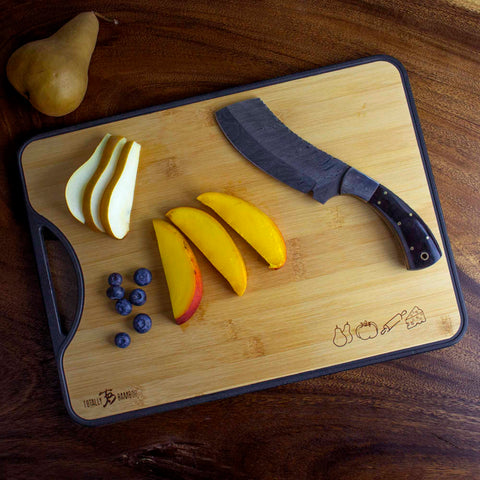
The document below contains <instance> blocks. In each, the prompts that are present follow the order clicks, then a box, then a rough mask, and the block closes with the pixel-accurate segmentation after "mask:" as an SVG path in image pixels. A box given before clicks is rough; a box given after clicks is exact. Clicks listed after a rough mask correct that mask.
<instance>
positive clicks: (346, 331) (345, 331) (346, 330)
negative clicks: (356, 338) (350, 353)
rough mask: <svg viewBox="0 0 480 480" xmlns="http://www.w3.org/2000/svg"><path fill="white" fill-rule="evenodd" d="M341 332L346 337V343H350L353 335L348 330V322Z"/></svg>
mask: <svg viewBox="0 0 480 480" xmlns="http://www.w3.org/2000/svg"><path fill="white" fill-rule="evenodd" d="M342 333H343V334H344V335H345V337H346V338H347V343H352V340H353V335H352V332H351V331H350V324H349V323H348V322H347V323H346V324H345V325H344V326H343V330H342Z"/></svg>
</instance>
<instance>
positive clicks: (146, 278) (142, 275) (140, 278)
mask: <svg viewBox="0 0 480 480" xmlns="http://www.w3.org/2000/svg"><path fill="white" fill-rule="evenodd" d="M133 280H134V281H135V283H136V284H137V285H140V286H141V287H143V286H145V285H148V284H149V283H150V282H151V281H152V273H151V272H150V270H148V269H147V268H139V269H138V270H137V271H136V272H135V273H134V274H133Z"/></svg>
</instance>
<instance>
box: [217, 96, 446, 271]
mask: <svg viewBox="0 0 480 480" xmlns="http://www.w3.org/2000/svg"><path fill="white" fill-rule="evenodd" d="M215 115H216V119H217V122H218V124H219V126H220V128H221V130H222V131H223V133H224V134H225V136H226V137H227V138H228V140H230V142H231V143H232V145H233V146H234V147H235V148H236V149H237V150H238V151H239V152H240V153H241V154H242V155H243V156H244V157H245V158H247V160H249V161H250V162H252V163H253V164H254V165H256V166H257V167H259V168H260V169H262V170H263V171H264V172H266V173H268V174H269V175H271V176H272V177H274V178H276V179H277V180H280V181H281V182H283V183H285V184H287V185H289V186H290V187H293V188H295V189H297V190H300V191H301V192H304V193H309V192H312V193H313V198H314V199H315V200H317V201H318V202H320V203H325V202H326V201H327V200H328V199H329V198H331V197H334V196H335V195H353V196H355V197H357V198H359V199H361V200H363V201H364V202H367V203H369V204H370V205H371V206H372V207H373V208H374V209H375V210H376V211H377V212H378V213H379V214H380V215H381V217H382V218H383V219H384V220H385V221H386V223H387V225H388V226H390V227H391V229H392V230H393V232H394V233H395V234H396V237H397V239H398V240H399V243H400V245H401V247H402V251H403V253H404V257H405V263H406V266H407V268H408V269H409V270H419V269H422V268H426V267H429V266H430V265H433V264H434V263H435V262H437V261H438V260H439V259H440V257H441V256H442V252H441V250H440V247H439V245H438V243H437V241H436V240H435V237H434V236H433V234H432V232H431V231H430V229H429V228H428V226H427V225H426V224H425V222H424V221H423V220H422V219H421V218H420V217H419V216H418V215H417V214H416V213H415V212H414V211H413V210H412V209H411V208H410V207H409V206H408V205H407V204H406V203H405V202H404V201H403V200H401V199H400V198H399V197H398V196H397V195H395V194H394V193H393V192H391V191H390V190H388V188H386V187H384V186H383V185H381V184H380V183H378V182H377V181H375V180H373V179H372V178H370V177H368V176H367V175H365V174H363V173H362V172H360V171H358V170H356V169H355V168H353V167H351V166H349V165H347V164H346V163H344V162H342V161H341V160H338V159H337V158H334V157H332V156H331V155H329V154H328V153H326V152H324V151H322V150H320V149H318V148H317V147H315V146H313V145H311V144H310V143H308V142H306V141H305V140H303V139H302V138H300V137H299V136H298V135H296V134H295V133H294V132H292V131H291V130H290V129H289V128H288V127H287V126H286V125H284V124H283V123H282V122H281V121H280V120H279V119H278V118H277V117H276V116H275V115H274V113H273V112H272V111H271V110H270V109H269V108H268V107H267V106H266V105H265V104H264V103H263V101H262V100H261V99H259V98H253V99H250V100H244V101H241V102H237V103H234V104H232V105H229V106H227V107H225V108H222V109H221V110H218V111H217V112H216V114H215Z"/></svg>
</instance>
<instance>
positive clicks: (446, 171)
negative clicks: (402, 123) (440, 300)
mask: <svg viewBox="0 0 480 480" xmlns="http://www.w3.org/2000/svg"><path fill="white" fill-rule="evenodd" d="M0 10H1V12H2V15H1V17H0V31H1V32H2V35H1V42H0V63H1V64H2V65H4V66H5V64H6V61H7V59H8V57H9V55H10V54H11V53H12V52H13V51H14V49H15V48H17V47H18V46H20V45H22V44H24V43H26V42H28V41H31V40H34V39H37V38H42V37H44V36H48V35H50V34H51V33H53V31H55V30H56V29H57V28H58V27H59V26H60V25H62V24H63V23H64V22H65V21H67V20H69V19H70V18H71V17H72V16H74V15H75V14H76V13H78V12H81V11H85V10H96V11H99V12H102V13H104V14H105V15H109V16H111V17H115V18H117V19H118V20H119V25H114V24H112V23H107V22H101V25H100V33H99V38H98V43H97V47H96V49H95V52H94V55H93V58H92V63H91V67H90V76H89V79H90V80H89V87H88V92H87V95H86V98H85V100H84V102H83V103H82V105H81V106H80V107H79V108H78V109H77V110H76V111H75V112H73V113H72V114H70V115H67V116H65V117H62V118H50V117H46V116H44V115H42V114H40V113H38V112H36V111H35V110H33V109H32V108H31V107H30V105H29V104H28V103H27V102H26V101H25V100H23V99H22V98H21V97H20V96H19V95H18V94H17V93H16V92H15V91H14V90H13V88H12V87H11V86H10V85H9V83H8V81H7V79H6V76H5V74H4V73H3V74H2V75H1V76H0V82H1V83H0V85H1V86H0V88H1V90H0V111H1V115H0V132H1V135H0V150H1V162H0V202H1V206H0V228H1V233H0V265H1V276H0V282H1V283H0V288H1V292H2V293H1V295H0V356H1V366H2V368H1V376H2V386H1V389H0V478H7V479H22V478H37V479H40V478H41V479H43V478H45V479H51V478H59V479H63V478H72V479H76V478H81V479H83V478H92V479H97V478H105V479H110V478H117V479H140V478H158V479H165V480H177V479H224V478H225V479H293V478H295V479H351V478H357V479H359V480H360V479H385V478H393V479H403V478H409V479H449V480H450V479H457V478H459V479H460V478H462V479H463V478H468V479H473V478H480V453H479V452H480V423H479V417H480V406H479V398H480V367H479V362H478V350H479V345H480V339H479V336H480V328H479V316H480V264H479V259H480V247H479V245H480V242H479V238H480V216H479V214H478V213H479V211H480V193H479V185H480V168H479V155H480V108H479V107H480V82H479V78H480V56H479V53H480V29H479V25H480V6H479V5H478V4H476V2H475V1H473V0H457V1H455V0H452V1H448V2H447V1H437V0H434V1H428V2H427V1H423V2H422V1H413V2H403V1H400V0H398V1H396V2H395V1H387V0H384V1H379V0H377V1H374V0H371V1H369V0H364V1H361V0H359V1H357V0H350V1H345V2H342V1H327V2H317V1H313V0H312V1H307V0H305V1H291V0H284V1H280V0H276V1H274V0H265V1H249V2H247V1H245V2H234V1H223V2H213V1H209V0H204V1H185V2H178V1H175V0H170V1H167V0H164V1H158V2H153V1H146V0H137V1H132V0H125V1H122V2H117V3H115V2H99V1H79V0H73V1H70V2H60V1H55V0H43V1H37V2H34V1H28V0H19V1H16V2H12V1H6V0H0ZM374 54H388V55H392V56H395V57H396V58H398V59H399V60H400V61H401V62H402V63H403V64H404V66H405V67H406V69H407V71H408V74H409V78H410V82H411V86H412V90H413V94H414V97H415V101H416V105H417V109H418V112H419V116H420V121H421V124H422V128H423V133H424V136H425V140H426V145H427V149H428V152H429V156H430V161H431V164H432V169H433V173H434V176H435V182H436V185H437V189H438V193H439V196H440V200H441V204H442V208H443V213H444V216H445V220H446V225H447V230H448V233H449V237H450V241H451V245H452V250H453V253H454V256H455V260H456V263H457V268H458V272H459V277H460V283H461V287H462V290H463V294H464V296H465V302H466V306H467V311H468V315H469V327H468V331H467V333H466V334H465V336H464V337H463V339H462V340H461V341H460V342H459V343H458V344H456V345H454V346H452V347H449V348H446V349H443V350H438V351H434V352H430V353H425V354H421V355H416V356H410V357H407V358H404V359H401V360H395V361H390V362H385V363H381V364H377V365H372V366H369V367H365V368H361V369H356V370H351V371H346V372H343V373H338V374H334V375H330V376H326V377H321V378H317V379H315V380H310V381H304V382H300V383H295V384H290V385H287V386H283V387H278V388H274V389H269V390H264V391H261V392H257V393H251V394H246V395H242V396H239V397H235V398H230V399H226V400H222V401H216V402H211V403H206V404H202V405H198V406H195V407H190V408H185V409H182V410H176V411H171V412H168V413H164V414H158V415H153V416H150V417H145V418H142V419H138V420H132V421H129V422H124V423H120V424H115V425H111V426H105V427H99V428H87V427H82V426H79V425H77V424H75V423H73V422H72V421H71V420H70V418H69V417H68V416H67V413H66V410H65V408H64V405H63V402H62V398H61V395H60V389H59V380H58V377H57V371H56V366H55V361H54V357H53V352H52V348H51V341H50V337H49V332H48V328H47V322H46V317H45V314H44V310H43V302H42V297H41V293H40V288H39V283H38V280H37V272H36V267H35V261H34V256H33V251H32V246H31V240H30V234H29V231H28V225H27V221H26V216H25V210H24V206H23V201H22V195H21V192H20V190H19V185H20V184H19V179H18V173H17V167H16V161H15V151H16V148H17V147H18V146H19V145H20V143H21V142H22V140H24V139H26V138H28V137H29V136H31V135H32V134H35V133H38V132H41V131H46V130H51V129H54V128H58V127H62V126H68V125H75V124H77V123H79V122H83V121H87V120H94V119H99V118H102V117H105V116H109V115H112V114H116V113H122V112H127V111H130V110H133V109H137V108H141V107H147V106H151V105H155V104H159V103H163V102H167V101H171V100H176V99H182V98H185V97H189V96H192V95H196V94H201V93H207V92H212V91H215V90H218V89H222V88H225V87H230V86H235V85H242V84H246V83H250V82H253V81H257V80H264V79H269V78H272V77H277V76H281V75H285V74H289V73H294V72H299V71H302V70H307V69H311V68H315V67H319V66H324V65H330V64H334V63H339V62H342V61H346V60H352V59H357V58H361V57H365V56H369V55H374ZM3 71H4V70H3ZM52 262H53V266H52V267H53V268H54V269H55V271H56V274H57V276H58V278H60V279H61V280H60V287H61V289H62V293H61V295H60V298H59V301H60V302H61V303H62V305H63V307H64V309H65V311H68V309H69V306H70V304H71V301H69V299H70V298H71V295H70V293H71V292H69V287H70V288H74V285H71V284H70V283H69V282H68V280H67V279H68V265H67V262H66V261H65V260H64V259H63V258H62V253H61V252H58V249H56V248H53V249H52ZM60 287H59V288H60Z"/></svg>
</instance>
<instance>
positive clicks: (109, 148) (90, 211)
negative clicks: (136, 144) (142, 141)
mask: <svg viewBox="0 0 480 480" xmlns="http://www.w3.org/2000/svg"><path fill="white" fill-rule="evenodd" d="M126 142H127V139H126V138H124V137H110V138H109V139H108V142H107V145H106V146H105V149H104V151H103V155H102V158H101V159H100V163H99V164H98V167H97V170H96V171H95V173H94V174H93V176H92V178H91V179H90V180H89V182H88V183H87V186H86V187H85V193H84V195H83V214H84V215H85V223H86V225H88V226H89V227H90V228H91V229H92V230H95V231H97V232H104V231H105V227H104V226H103V225H102V220H101V218H100V203H101V201H102V197H103V193H104V192H105V189H106V188H107V185H108V184H109V183H110V180H111V179H112V177H113V175H114V173H115V169H116V167H117V162H118V159H119V157H120V152H121V151H122V148H123V146H124V145H125V143H126Z"/></svg>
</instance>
